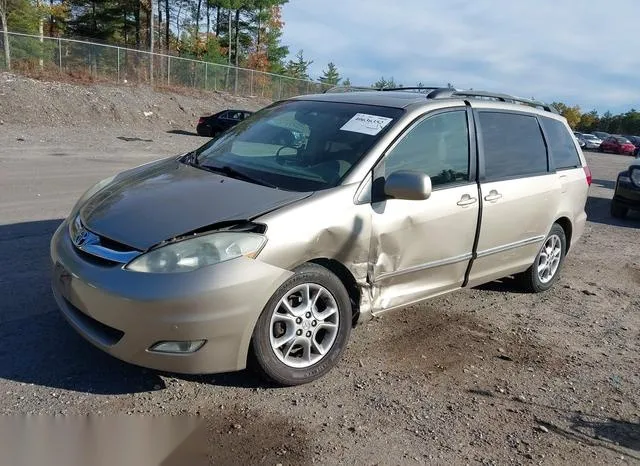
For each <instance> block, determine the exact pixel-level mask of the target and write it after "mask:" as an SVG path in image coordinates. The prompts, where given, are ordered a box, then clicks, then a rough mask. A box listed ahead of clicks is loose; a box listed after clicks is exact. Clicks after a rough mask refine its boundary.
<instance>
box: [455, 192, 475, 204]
mask: <svg viewBox="0 0 640 466" xmlns="http://www.w3.org/2000/svg"><path fill="white" fill-rule="evenodd" d="M476 202H478V199H476V198H475V197H471V196H469V195H468V194H463V196H462V197H461V198H460V200H459V201H458V202H457V204H458V205H459V206H462V207H465V206H468V205H471V204H475V203H476Z"/></svg>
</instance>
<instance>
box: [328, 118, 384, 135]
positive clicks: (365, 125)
mask: <svg viewBox="0 0 640 466" xmlns="http://www.w3.org/2000/svg"><path fill="white" fill-rule="evenodd" d="M392 120H393V118H387V117H381V116H376V115H367V114H366V113H356V114H355V115H354V117H353V118H351V120H349V121H347V122H346V123H345V124H344V126H342V128H340V129H341V130H342V131H351V132H354V133H362V134H368V135H370V136H375V135H376V134H378V133H379V132H380V131H382V130H383V129H384V128H385V127H386V126H387V125H388V124H389V123H391V121H392Z"/></svg>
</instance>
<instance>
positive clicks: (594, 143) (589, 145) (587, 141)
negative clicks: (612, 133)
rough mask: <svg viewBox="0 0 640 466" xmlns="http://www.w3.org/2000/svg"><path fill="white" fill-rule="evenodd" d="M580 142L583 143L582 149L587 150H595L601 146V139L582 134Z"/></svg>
mask: <svg viewBox="0 0 640 466" xmlns="http://www.w3.org/2000/svg"><path fill="white" fill-rule="evenodd" d="M582 140H583V141H584V149H587V150H590V149H594V150H597V149H598V148H599V147H600V144H602V139H600V138H598V137H597V136H594V135H593V134H585V133H582Z"/></svg>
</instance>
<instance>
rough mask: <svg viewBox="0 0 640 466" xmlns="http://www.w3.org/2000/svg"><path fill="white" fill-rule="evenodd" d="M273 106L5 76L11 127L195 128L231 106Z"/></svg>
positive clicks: (1, 91) (5, 117) (3, 92)
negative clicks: (199, 121) (206, 117)
mask: <svg viewBox="0 0 640 466" xmlns="http://www.w3.org/2000/svg"><path fill="white" fill-rule="evenodd" d="M268 103H269V102H268V101H266V100H264V99H258V98H248V97H236V96H232V95H228V94H222V93H217V92H204V91H196V90H190V89H182V88H157V87H156V88H152V87H150V86H126V85H125V86H115V85H109V84H77V83H65V82H52V81H44V80H36V79H32V78H26V77H23V76H19V75H15V74H11V73H0V121H1V122H2V124H3V125H11V126H14V125H15V126H22V127H25V126H30V127H39V126H48V127H69V126H72V127H96V128H107V127H125V128H127V129H129V130H137V129H161V130H170V129H172V128H180V129H185V128H194V127H195V123H196V122H197V118H198V117H199V116H201V115H206V114H211V113H213V112H216V111H219V110H223V109H225V108H241V109H247V110H257V109H259V108H261V107H264V106H265V105H267V104H268Z"/></svg>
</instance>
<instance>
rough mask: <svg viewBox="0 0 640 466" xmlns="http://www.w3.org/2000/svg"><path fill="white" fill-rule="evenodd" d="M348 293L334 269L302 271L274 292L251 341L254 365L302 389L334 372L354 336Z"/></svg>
mask: <svg viewBox="0 0 640 466" xmlns="http://www.w3.org/2000/svg"><path fill="white" fill-rule="evenodd" d="M351 322H352V311H351V301H350V299H349V294H348V293H347V290H346V289H345V287H344V285H343V284H342V282H341V281H340V280H339V279H338V277H336V276H335V275H334V274H332V273H331V272H330V271H329V270H327V269H325V268H324V267H321V266H319V265H316V264H306V265H304V266H302V267H300V268H299V269H297V270H296V271H295V273H294V275H293V276H292V277H291V278H289V280H287V281H286V282H285V283H284V284H283V285H282V286H280V288H279V289H278V290H277V291H276V292H275V293H274V295H273V296H272V297H271V299H270V300H269V302H268V303H267V305H266V306H265V308H264V310H263V311H262V314H261V315H260V317H259V319H258V322H257V323H256V328H255V329H254V332H253V336H252V339H251V358H252V360H251V361H250V362H251V363H252V364H251V365H252V366H254V368H255V369H257V370H258V372H259V373H260V374H261V375H262V376H264V377H265V378H267V379H268V380H270V381H272V382H275V383H277V384H279V385H285V386H291V385H300V384H304V383H308V382H311V381H313V380H315V379H318V378H320V377H322V376H323V375H325V374H326V373H327V372H329V371H330V370H331V369H332V368H333V366H335V365H336V363H337V362H338V360H339V359H340V357H341V355H342V353H343V351H344V349H345V347H346V345H347V341H348V340H349V334H350V333H351Z"/></svg>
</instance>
